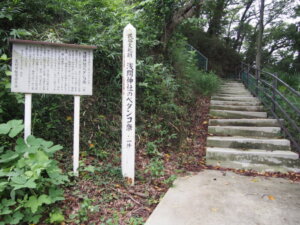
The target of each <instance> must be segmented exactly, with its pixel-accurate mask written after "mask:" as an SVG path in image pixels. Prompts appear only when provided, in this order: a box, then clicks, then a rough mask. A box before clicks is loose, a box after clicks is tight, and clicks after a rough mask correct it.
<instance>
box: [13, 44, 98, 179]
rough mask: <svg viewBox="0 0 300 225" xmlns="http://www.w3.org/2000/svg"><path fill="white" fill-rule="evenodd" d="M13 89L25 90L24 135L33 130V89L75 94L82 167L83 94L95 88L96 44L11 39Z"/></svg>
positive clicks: (76, 152) (76, 139)
mask: <svg viewBox="0 0 300 225" xmlns="http://www.w3.org/2000/svg"><path fill="white" fill-rule="evenodd" d="M9 41H10V43H12V44H13V48H12V77H11V79H12V80H11V91H12V92H20V93H25V113H24V114H25V115H24V139H25V141H26V139H27V137H28V136H29V135H30V134H31V100H32V93H38V94H64V95H74V137H73V171H74V173H75V174H77V173H78V172H77V170H78V167H79V127H80V126H79V125H80V96H81V95H92V92H93V50H94V49H96V48H97V47H96V46H86V45H75V44H61V43H50V42H42V41H31V40H19V39H11V40H9Z"/></svg>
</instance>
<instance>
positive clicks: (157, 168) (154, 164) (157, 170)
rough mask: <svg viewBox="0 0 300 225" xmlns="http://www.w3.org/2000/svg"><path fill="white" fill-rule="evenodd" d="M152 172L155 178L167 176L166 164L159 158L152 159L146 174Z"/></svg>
mask: <svg viewBox="0 0 300 225" xmlns="http://www.w3.org/2000/svg"><path fill="white" fill-rule="evenodd" d="M148 172H150V174H151V176H153V177H160V176H163V175H164V174H165V172H164V162H163V160H161V159H159V158H153V159H151V161H150V163H149V165H148V166H147V169H146V173H148Z"/></svg>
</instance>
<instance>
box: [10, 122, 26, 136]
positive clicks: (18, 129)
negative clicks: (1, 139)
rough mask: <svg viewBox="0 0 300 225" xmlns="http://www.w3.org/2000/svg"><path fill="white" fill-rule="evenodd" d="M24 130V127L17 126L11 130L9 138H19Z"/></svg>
mask: <svg viewBox="0 0 300 225" xmlns="http://www.w3.org/2000/svg"><path fill="white" fill-rule="evenodd" d="M23 129H24V125H23V124H21V125H18V126H15V127H13V128H12V129H11V131H10V132H9V134H8V136H9V137H11V138H14V137H15V136H17V135H18V134H19V133H21V131H22V130H23Z"/></svg>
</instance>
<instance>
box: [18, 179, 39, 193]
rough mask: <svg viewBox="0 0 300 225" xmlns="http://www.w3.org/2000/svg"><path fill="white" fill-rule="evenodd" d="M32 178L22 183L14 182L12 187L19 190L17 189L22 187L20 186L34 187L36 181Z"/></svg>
mask: <svg viewBox="0 0 300 225" xmlns="http://www.w3.org/2000/svg"><path fill="white" fill-rule="evenodd" d="M34 180H35V179H34V178H30V179H29V180H27V181H26V183H24V184H17V183H16V184H14V185H13V187H14V189H13V190H19V189H22V188H36V183H35V182H34Z"/></svg>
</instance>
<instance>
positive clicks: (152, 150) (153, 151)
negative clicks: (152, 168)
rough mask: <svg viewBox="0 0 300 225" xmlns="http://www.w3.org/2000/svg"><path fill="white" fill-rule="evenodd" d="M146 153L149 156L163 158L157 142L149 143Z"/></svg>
mask: <svg viewBox="0 0 300 225" xmlns="http://www.w3.org/2000/svg"><path fill="white" fill-rule="evenodd" d="M146 152H147V154H148V155H149V156H161V155H162V154H161V153H160V152H159V151H158V149H157V145H156V144H155V142H152V141H150V142H148V143H147V145H146Z"/></svg>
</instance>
